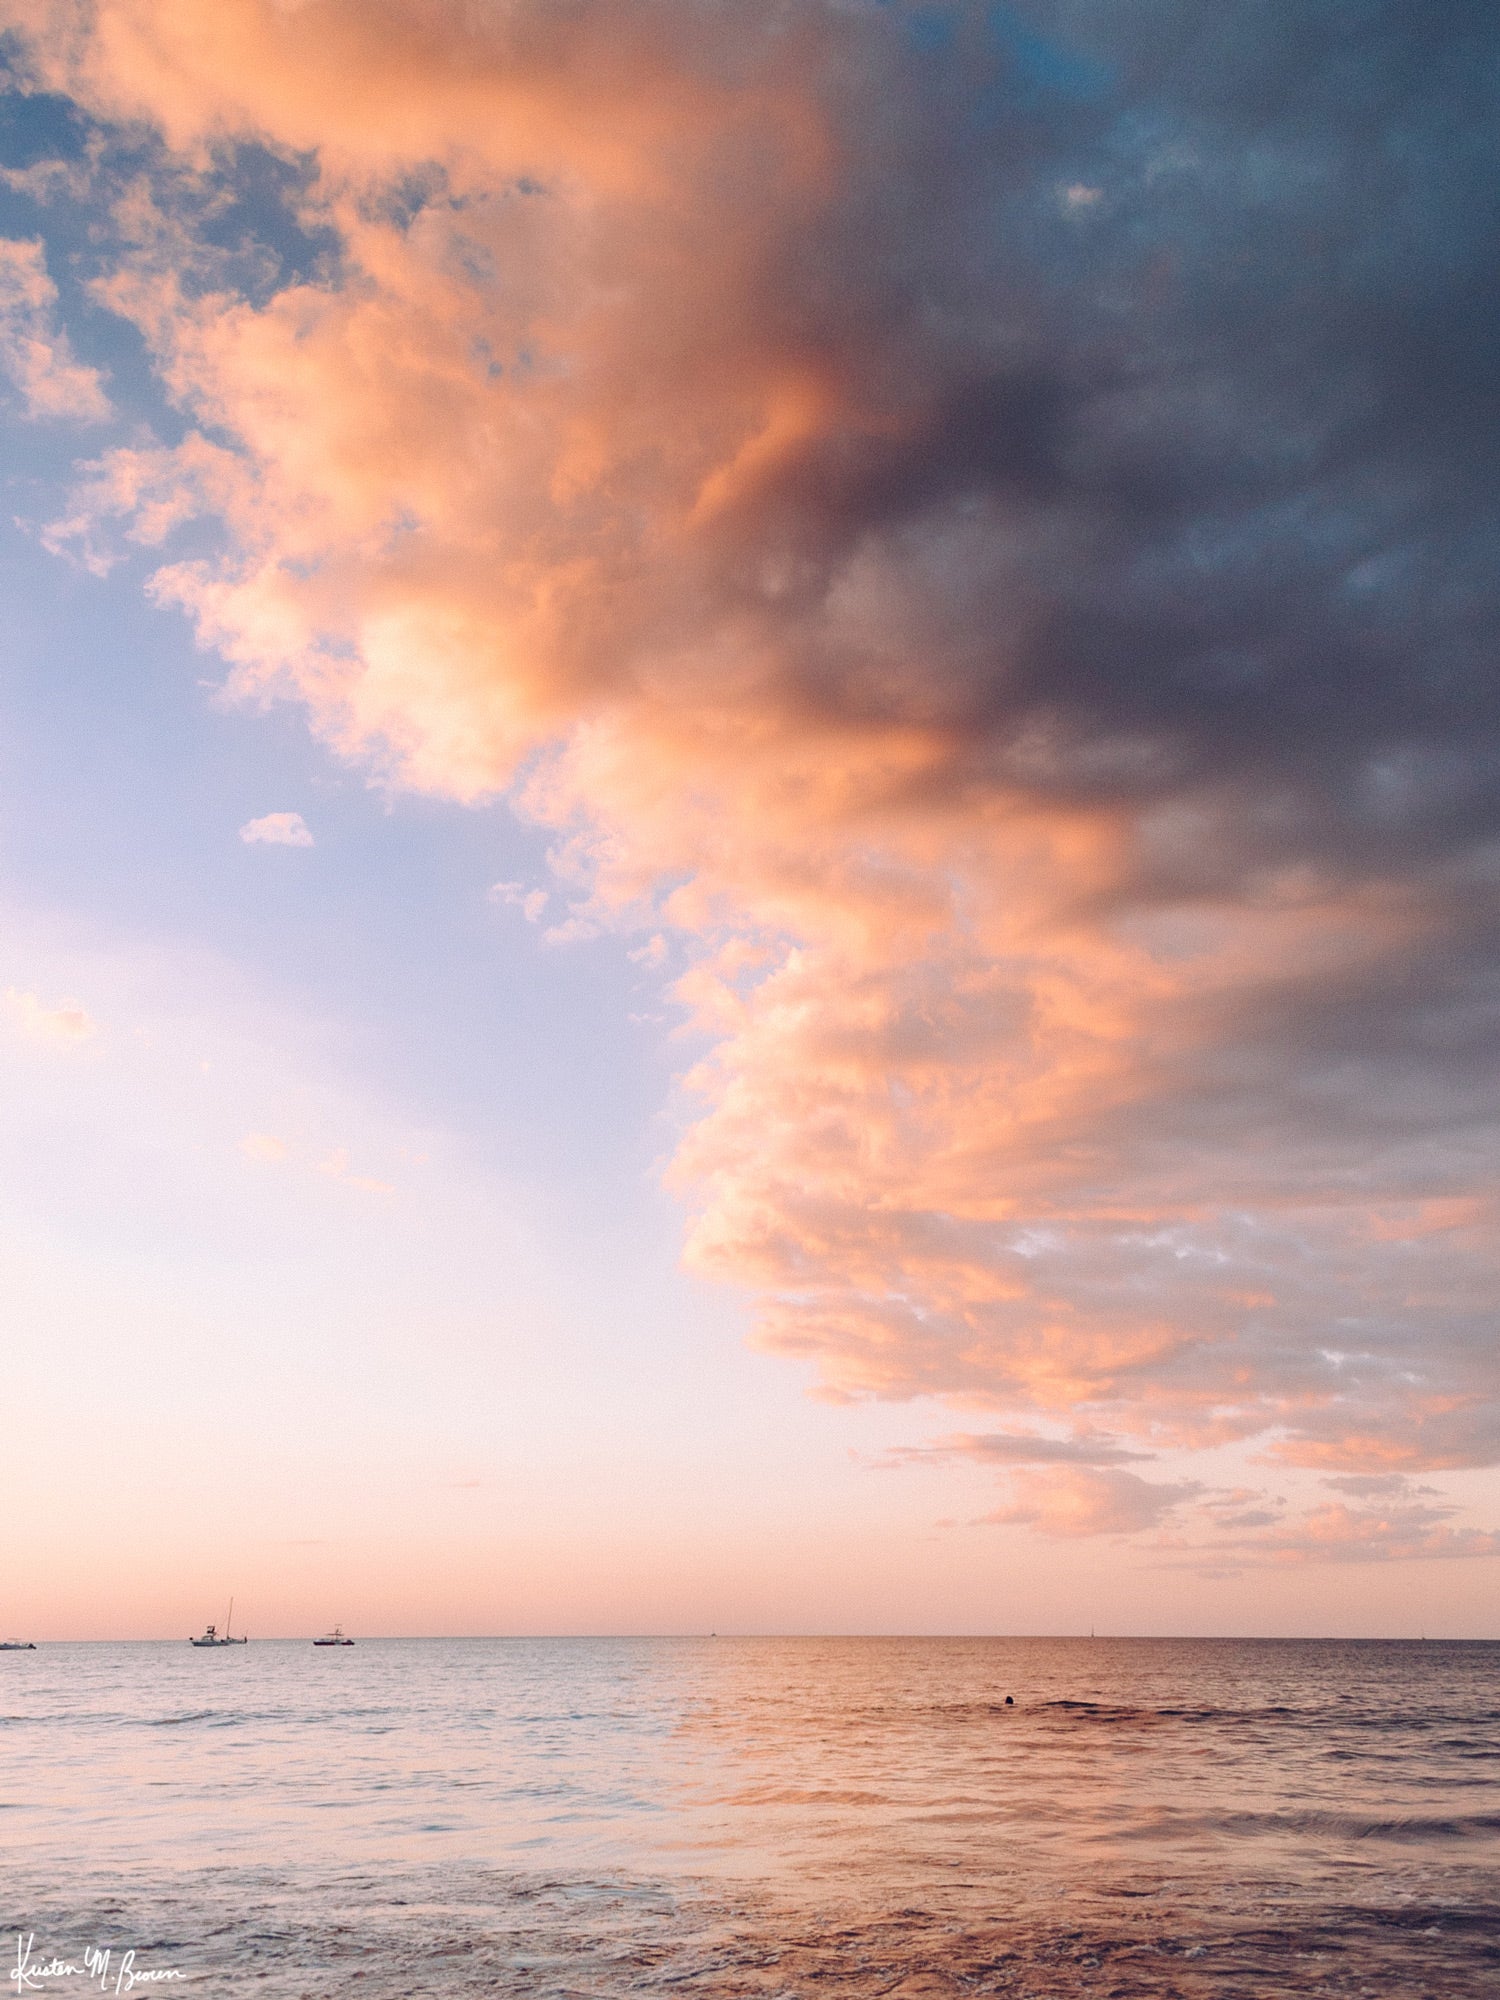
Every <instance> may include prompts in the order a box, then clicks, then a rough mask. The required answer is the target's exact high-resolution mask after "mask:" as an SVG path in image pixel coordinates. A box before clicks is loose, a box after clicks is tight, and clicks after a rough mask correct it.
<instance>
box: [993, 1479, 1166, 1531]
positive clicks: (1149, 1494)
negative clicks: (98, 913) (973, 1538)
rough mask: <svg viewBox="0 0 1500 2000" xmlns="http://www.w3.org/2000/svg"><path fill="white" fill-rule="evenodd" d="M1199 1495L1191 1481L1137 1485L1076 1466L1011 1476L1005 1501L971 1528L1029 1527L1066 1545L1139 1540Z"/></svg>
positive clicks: (1137, 1481) (1138, 1482)
mask: <svg viewBox="0 0 1500 2000" xmlns="http://www.w3.org/2000/svg"><path fill="white" fill-rule="evenodd" d="M1202 1491H1203V1488H1202V1487H1201V1486H1200V1485H1199V1484H1198V1483H1197V1481H1196V1480H1191V1479H1183V1480H1176V1481H1162V1480H1154V1479H1142V1478H1141V1477H1140V1475H1139V1474H1138V1473H1134V1472H1114V1471H1109V1472H1101V1471H1097V1470H1095V1469H1094V1468H1092V1467H1089V1466H1077V1465H1056V1466H1046V1467H1039V1468H1037V1469H1036V1470H1023V1471H1019V1472H1015V1473H1013V1474H1012V1475H1011V1479H1010V1497H1009V1498H1008V1500H1006V1501H1005V1502H1004V1503H1003V1504H1002V1505H1001V1506H999V1507H995V1508H992V1509H991V1510H990V1512H989V1513H987V1514H981V1515H980V1516H979V1518H978V1520H977V1521H976V1522H975V1526H976V1527H1028V1528H1033V1529H1035V1531H1036V1532H1037V1533H1038V1534H1040V1535H1050V1536H1054V1537H1059V1538H1066V1539H1068V1540H1073V1539H1076V1538H1081V1537H1084V1536H1088V1535H1138V1534H1140V1533H1141V1532H1142V1531H1143V1530H1145V1529H1148V1528H1157V1527H1160V1526H1161V1524H1162V1523H1163V1522H1164V1521H1165V1520H1166V1519H1167V1517H1168V1516H1169V1515H1171V1514H1173V1513H1175V1512H1176V1511H1177V1510H1178V1509H1179V1508H1181V1507H1183V1506H1184V1505H1186V1504H1187V1502H1188V1501H1190V1500H1195V1499H1197V1497H1198V1496H1199V1494H1200V1493H1201V1492H1202Z"/></svg>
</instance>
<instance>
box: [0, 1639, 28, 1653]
mask: <svg viewBox="0 0 1500 2000" xmlns="http://www.w3.org/2000/svg"><path fill="white" fill-rule="evenodd" d="M35 1651H36V1640H35V1639H0V1653H34V1652H35Z"/></svg>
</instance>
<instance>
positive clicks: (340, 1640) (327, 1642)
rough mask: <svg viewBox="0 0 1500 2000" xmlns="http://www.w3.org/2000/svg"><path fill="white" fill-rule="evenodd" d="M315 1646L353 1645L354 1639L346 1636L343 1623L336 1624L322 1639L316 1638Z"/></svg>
mask: <svg viewBox="0 0 1500 2000" xmlns="http://www.w3.org/2000/svg"><path fill="white" fill-rule="evenodd" d="M313 1644H314V1645H315V1646H352V1645H353V1644H354V1641H353V1640H352V1639H346V1638H345V1637H344V1628H343V1626H342V1625H335V1626H334V1628H333V1630H332V1631H331V1632H325V1633H324V1634H323V1637H322V1638H321V1639H314V1640H313Z"/></svg>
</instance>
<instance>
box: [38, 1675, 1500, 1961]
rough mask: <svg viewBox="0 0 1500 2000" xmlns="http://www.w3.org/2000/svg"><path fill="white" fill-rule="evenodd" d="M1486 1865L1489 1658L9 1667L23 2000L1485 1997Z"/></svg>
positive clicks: (1494, 1680) (1492, 1923)
mask: <svg viewBox="0 0 1500 2000" xmlns="http://www.w3.org/2000/svg"><path fill="white" fill-rule="evenodd" d="M1007 1695H1011V1696H1013V1697H1014V1706H1012V1707H1007V1706H1006V1705H1005V1697H1006V1696H1007ZM1497 1862H1500V1645H1489V1644H1446V1643H1441V1644H1440V1643H1403V1644H1377V1643H1345V1642H1313V1641H1308V1642H1302V1641H1274V1642H1273V1641H1267V1642H1256V1641H1239V1640H1224V1641H1166V1640H1109V1639H1096V1640H1087V1639H1072V1640H1050V1639H1037V1640H1027V1639H975V1640H960V1639H915V1640H905V1639H728V1638H726V1639H624V1640H604V1639H598V1640H582V1639H580V1640H566V1639H561V1640H485V1639H474V1640H365V1639H361V1640H360V1641H359V1643H358V1644H357V1645H356V1646H354V1647H352V1648H349V1649H342V1650H334V1649H315V1648H314V1647H312V1646H311V1645H309V1644H308V1643H306V1642H305V1641H303V1642H292V1641H267V1642H256V1641H254V1640H252V1642H251V1644H250V1645H248V1646H245V1647H235V1648H234V1649H232V1650H229V1651H225V1652H200V1651H194V1650H193V1649H192V1648H190V1647H189V1646H188V1645H186V1644H185V1643H176V1644H172V1645H103V1644H100V1645H55V1646H45V1647H42V1648H40V1649H39V1650H38V1651H37V1652H35V1653H16V1654H0V1947H3V1966H4V1971H5V1974H6V1978H7V1987H6V1989H5V1990H7V1991H9V1992H11V1993H16V1992H18V1991H25V1990H30V1991H50V1992H54V1993H79V1994H81V1993H83V1992H85V1991H88V1990H107V1991H110V1992H114V1991H116V1990H121V1991H127V1992H128V1991H135V1992H136V1993H137V1994H140V1993H143V1992H145V1991H147V1990H149V1991H151V1992H153V1993H154V1992H157V1991H163V1990H164V1991H169V1992H170V1991H181V1992H184V1993H186V1992H188V1991H193V1992H196V1993H200V1994H205V1995H215V1996H217V1995H221V1994H222V1995H225V1996H230V1995H236V1994H245V1995H252V1994H253V1995H256V1996H264V2000H284V1997H285V2000H290V1996H303V1995H307V1996H312V1995H318V1996H322V1995H348V1996H350V2000H354V1996H362V2000H387V1996H390V1997H391V2000H394V1996H396V1995H401V1996H409V1995H426V1994H432V1995H453V1996H469V1995H474V1996H478V1995H510V1994H517V1995H520V1994H525V1995H527V1996H534V2000H553V1996H556V2000H564V1996H568V2000H581V1997H582V1996H602V1995H609V1996H616V1995H622V1996H623V1995H633V1994H650V1995H654V1994H660V1995H674V1996H692V1995H705V1996H707V1995H712V1996H715V2000H718V1996H726V2000H736V1996H742V1995H743V1996H749V1995H754V1996H757V1997H758V2000H772V1996H792V1995H819V1996H828V2000H845V1996H850V1997H851V2000H852V1996H855V1995H858V1996H861V2000H864V1996H869V2000H874V1996H877V1995H878V1996H882V2000H884V1996H912V2000H915V1996H918V1995H921V1996H939V1995H943V1996H946V1995H958V1994H984V1993H997V1994H1006V1995H1011V1996H1017V1997H1018V2000H1019V1996H1027V2000H1048V1997H1049V1996H1057V2000H1062V1996H1069V2000H1071V1996H1075V1995H1098V1996H1106V1995H1108V1996H1125V1995H1145V1996H1166V1995H1183V1996H1189V1995H1192V1996H1196V1995H1214V1996H1226V2000H1227V1996H1246V2000H1250V1996H1255V2000H1261V1996H1265V2000H1270V1996H1275V2000H1285V1996H1288V1995H1291V1994H1294V1993H1296V1994H1299V1995H1300V1994H1304V1993H1305V1994H1328V1995H1360V1996H1366V2000H1406V1996H1423V2000H1469V1996H1473V2000H1481V1996H1482V1997H1483V2000H1496V1996H1497V1995H1500V1877H1497ZM106 1952H107V1953H108V1954H109V1955H110V1956H109V1959H108V1961H107V1962H104V1961H103V1960H102V1954H104V1953H106ZM131 1952H133V1953H134V1954H135V1956H134V1958H133V1959H130V1958H127V1957H126V1954H127V1953H131ZM49 1965H60V1966H62V1967H67V1966H69V1965H72V1966H75V1967H76V1968H77V1970H76V1971H74V1972H67V1971H65V1970H57V1971H54V1972H51V1973H47V1972H45V1970H44V1969H45V1968H46V1967H48V1966H49ZM122 1971H123V1972H125V1973H126V1975H127V1977H130V1976H133V1977H134V1979H135V1982H136V1983H135V1984H134V1986H131V1985H129V1984H126V1985H123V1986H122V1985H121V1984H120V1978H121V1973H122ZM149 1971H157V1972H174V1973H176V1974H177V1975H178V1977H177V1978H176V1979H175V1980H158V1981H155V1982H147V1981H145V1980H144V1979H143V1978H142V1977H141V1975H142V1974H144V1973H146V1972H149ZM18 1972H20V1973H21V1974H22V1975H23V1976H22V1977H21V1979H19V1980H18V1979H17V1974H18ZM28 1980H30V1981H31V1982H32V1983H31V1984H30V1985H29V1986H28V1984H27V1981H28Z"/></svg>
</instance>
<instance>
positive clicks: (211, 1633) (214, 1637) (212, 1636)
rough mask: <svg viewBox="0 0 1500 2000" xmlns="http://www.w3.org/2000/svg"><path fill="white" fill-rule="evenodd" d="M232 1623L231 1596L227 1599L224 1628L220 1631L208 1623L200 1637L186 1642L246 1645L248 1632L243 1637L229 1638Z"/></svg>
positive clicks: (247, 1643)
mask: <svg viewBox="0 0 1500 2000" xmlns="http://www.w3.org/2000/svg"><path fill="white" fill-rule="evenodd" d="M233 1623H234V1599H233V1598H232V1597H231V1598H230V1600H229V1616H228V1617H227V1618H226V1619H225V1620H224V1630H223V1631H222V1632H221V1631H220V1630H219V1628H218V1626H217V1625H210V1626H209V1627H208V1629H207V1630H206V1631H205V1632H204V1634H203V1637H202V1638H201V1639H192V1638H190V1639H189V1640H188V1644H189V1645H190V1646H248V1645H249V1643H250V1639H249V1635H248V1634H247V1635H246V1636H245V1637H244V1638H243V1639H231V1638H230V1636H229V1628H230V1626H231V1625H232V1624H233Z"/></svg>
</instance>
